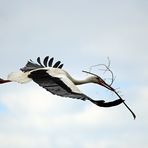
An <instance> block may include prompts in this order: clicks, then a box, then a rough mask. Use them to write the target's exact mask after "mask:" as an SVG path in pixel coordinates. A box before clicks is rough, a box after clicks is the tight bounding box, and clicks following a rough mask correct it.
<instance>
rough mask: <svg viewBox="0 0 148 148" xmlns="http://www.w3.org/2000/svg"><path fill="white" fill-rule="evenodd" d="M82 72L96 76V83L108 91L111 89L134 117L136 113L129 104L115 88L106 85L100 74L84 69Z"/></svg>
mask: <svg viewBox="0 0 148 148" xmlns="http://www.w3.org/2000/svg"><path fill="white" fill-rule="evenodd" d="M82 72H85V73H88V74H91V75H94V76H96V77H98V80H99V83H98V84H99V85H101V86H103V87H105V88H107V89H108V90H110V91H113V92H114V93H115V94H116V95H117V96H118V98H119V99H121V100H122V102H123V104H124V105H125V106H126V107H127V109H128V110H129V111H130V112H131V113H132V115H133V117H134V119H135V118H136V115H135V114H134V112H133V111H132V110H131V109H130V108H129V106H128V105H127V104H126V103H125V101H124V100H123V99H122V98H121V96H120V95H119V94H118V93H117V92H116V90H115V89H114V88H113V87H111V85H108V84H107V83H106V82H105V81H104V80H103V79H102V78H101V77H100V76H98V75H96V74H94V73H91V72H88V71H84V70H83V71H82Z"/></svg>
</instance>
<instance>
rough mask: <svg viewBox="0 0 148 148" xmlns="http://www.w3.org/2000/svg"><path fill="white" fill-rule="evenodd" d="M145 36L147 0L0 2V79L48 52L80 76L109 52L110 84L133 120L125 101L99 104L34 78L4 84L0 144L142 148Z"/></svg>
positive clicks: (98, 92) (147, 133)
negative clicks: (56, 93)
mask: <svg viewBox="0 0 148 148" xmlns="http://www.w3.org/2000/svg"><path fill="white" fill-rule="evenodd" d="M147 39H148V1H147V0H124V1H120V0H104V1H101V0H73V1H72V0H54V1H53V0H42V1H39V0H25V1H24V0H13V1H11V0H5V1H3V0H0V67H1V72H0V77H1V78H7V75H8V74H9V73H10V72H13V71H18V70H19V69H20V68H21V67H23V66H24V65H25V64H26V62H27V60H29V59H32V60H34V61H35V60H36V58H37V57H38V56H40V57H41V58H42V59H43V58H44V57H45V56H47V55H49V56H50V57H55V60H61V61H62V62H63V63H64V67H63V69H65V70H66V71H68V72H69V73H70V74H71V75H72V76H73V77H75V78H79V79H82V78H84V77H86V76H87V75H86V74H84V73H82V70H89V68H90V66H92V65H96V64H107V57H109V58H110V61H111V66H110V68H111V70H112V71H113V72H114V75H115V77H116V79H115V81H114V84H113V87H115V88H117V90H119V91H120V94H121V95H122V96H123V98H124V99H125V101H126V103H127V104H128V105H129V106H130V107H131V108H132V110H133V111H134V112H135V114H136V116H137V118H136V120H133V117H132V115H131V114H130V112H129V111H128V110H127V108H126V107H125V106H124V105H123V104H121V105H119V106H116V107H112V108H100V107H97V106H95V105H94V104H92V103H91V102H89V101H85V102H83V101H81V100H76V99H70V98H62V97H58V96H54V95H52V94H51V93H50V92H47V91H46V90H44V89H42V88H41V87H39V86H38V85H37V84H35V83H33V82H30V83H27V84H25V85H21V84H17V83H11V84H3V85H1V86H0V147H1V148H26V147H27V148H40V147H44V148H76V147H77V148H98V147H99V148H119V147H120V148H125V147H126V148H131V147H134V148H139V147H142V148H147V145H148V139H147V137H148V116H147V114H148V108H147V99H148V85H147V82H148V69H147V66H146V65H145V64H146V63H148V42H147ZM96 68H97V67H96ZM95 71H96V72H97V74H98V75H99V74H101V73H102V71H101V70H99V68H98V69H96V70H95ZM102 77H103V78H104V79H108V78H109V75H107V76H106V75H105V74H104V75H102ZM80 89H81V91H82V92H83V93H85V94H87V95H88V96H90V97H92V98H95V99H104V100H105V99H106V100H107V99H112V100H113V99H117V98H116V96H115V95H113V93H111V92H109V91H107V90H104V89H103V88H101V87H99V86H96V85H93V84H89V85H88V84H87V85H84V86H81V87H80Z"/></svg>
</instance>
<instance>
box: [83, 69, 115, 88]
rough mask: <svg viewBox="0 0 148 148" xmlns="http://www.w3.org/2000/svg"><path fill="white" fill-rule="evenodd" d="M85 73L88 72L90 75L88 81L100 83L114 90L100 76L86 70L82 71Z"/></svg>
mask: <svg viewBox="0 0 148 148" xmlns="http://www.w3.org/2000/svg"><path fill="white" fill-rule="evenodd" d="M83 72H85V73H88V74H91V75H92V76H91V77H89V79H90V81H91V82H93V83H96V84H98V85H101V86H103V87H105V88H107V89H109V90H111V91H115V89H114V88H112V87H111V85H109V84H107V83H106V82H105V81H104V80H103V79H102V78H101V77H100V76H98V75H96V74H93V73H91V72H87V71H83Z"/></svg>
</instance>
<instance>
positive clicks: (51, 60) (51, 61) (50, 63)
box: [48, 57, 54, 67]
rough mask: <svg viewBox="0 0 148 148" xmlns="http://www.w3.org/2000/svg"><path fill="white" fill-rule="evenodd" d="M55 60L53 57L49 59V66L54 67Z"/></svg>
mask: <svg viewBox="0 0 148 148" xmlns="http://www.w3.org/2000/svg"><path fill="white" fill-rule="evenodd" d="M53 60H54V58H53V57H52V58H51V59H50V60H49V62H48V66H49V67H52V63H53Z"/></svg>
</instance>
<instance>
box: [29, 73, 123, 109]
mask: <svg viewBox="0 0 148 148" xmlns="http://www.w3.org/2000/svg"><path fill="white" fill-rule="evenodd" d="M28 77H30V78H32V80H33V81H34V82H36V83H37V84H38V85H40V86H41V87H43V88H45V89H46V90H47V91H49V92H51V93H52V94H54V95H58V96H62V97H69V98H74V99H81V100H84V101H85V100H89V101H91V102H92V103H94V104H96V105H98V106H100V107H111V106H116V105H118V104H120V103H122V101H121V99H119V100H116V101H113V102H105V101H104V100H98V101H96V100H93V99H91V98H90V97H88V96H87V95H85V94H83V93H81V92H80V91H79V89H78V88H77V87H76V86H75V85H74V84H73V82H72V81H71V80H69V79H68V78H67V79H66V78H65V79H66V82H68V83H69V84H70V85H71V86H72V87H69V86H68V85H67V83H64V81H62V80H61V79H60V78H58V77H53V76H51V75H49V73H47V70H36V71H33V72H31V73H30V75H29V76H28ZM74 87H76V88H75V90H74V89H73V90H72V89H71V88H74Z"/></svg>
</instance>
